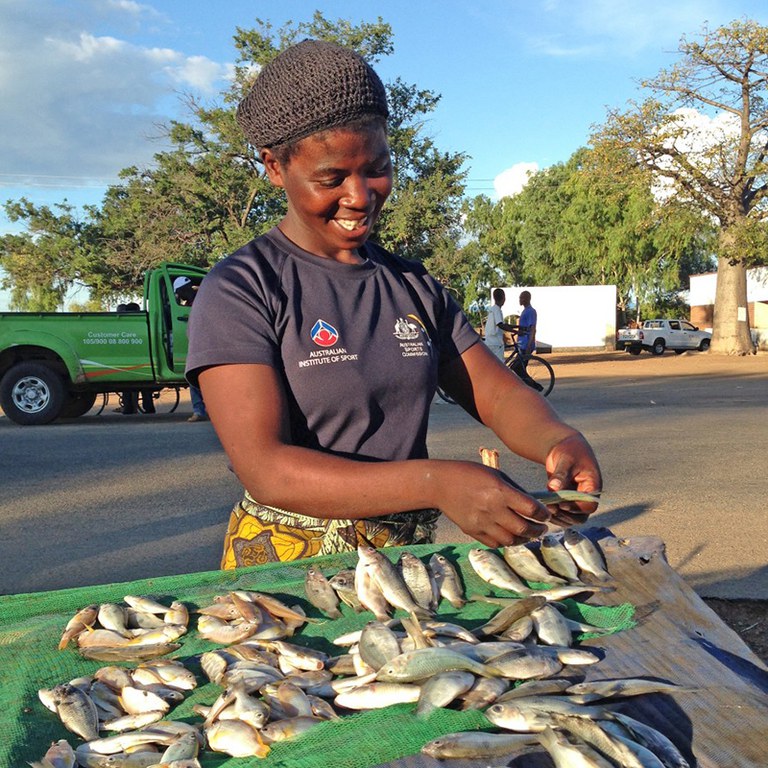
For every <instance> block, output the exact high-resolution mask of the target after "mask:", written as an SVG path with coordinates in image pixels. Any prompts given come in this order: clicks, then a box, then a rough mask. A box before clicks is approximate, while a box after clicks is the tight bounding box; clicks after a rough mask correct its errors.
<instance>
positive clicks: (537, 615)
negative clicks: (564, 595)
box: [531, 603, 573, 646]
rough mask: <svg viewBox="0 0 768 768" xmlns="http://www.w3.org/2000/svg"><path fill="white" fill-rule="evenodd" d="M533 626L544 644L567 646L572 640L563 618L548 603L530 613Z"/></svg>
mask: <svg viewBox="0 0 768 768" xmlns="http://www.w3.org/2000/svg"><path fill="white" fill-rule="evenodd" d="M531 619H532V620H533V628H534V629H535V630H536V634H537V635H538V638H539V640H541V642H542V643H544V644H545V645H564V646H569V645H570V644H571V642H572V639H573V638H572V635H571V630H570V627H569V626H568V624H566V622H565V619H564V618H563V616H562V615H561V614H560V612H559V611H558V610H557V608H554V607H553V606H551V605H550V604H549V603H547V604H546V605H542V606H541V607H540V608H537V609H536V610H535V611H533V612H532V613H531Z"/></svg>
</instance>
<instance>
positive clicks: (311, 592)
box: [304, 566, 342, 619]
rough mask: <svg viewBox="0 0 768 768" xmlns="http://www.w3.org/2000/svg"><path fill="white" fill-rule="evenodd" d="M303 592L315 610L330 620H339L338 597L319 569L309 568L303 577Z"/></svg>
mask: <svg viewBox="0 0 768 768" xmlns="http://www.w3.org/2000/svg"><path fill="white" fill-rule="evenodd" d="M304 591H305V593H306V595H307V599H308V600H309V602H310V603H312V605H314V606H315V608H318V609H319V610H321V611H322V612H323V613H324V614H325V615H326V616H329V617H330V618H332V619H340V618H341V617H342V613H341V611H340V610H339V596H338V595H337V594H336V590H334V588H333V587H332V586H331V583H330V582H329V581H328V579H327V578H326V577H325V575H324V574H323V572H322V571H321V570H320V569H319V568H315V567H314V566H310V567H309V568H307V573H306V576H305V577H304Z"/></svg>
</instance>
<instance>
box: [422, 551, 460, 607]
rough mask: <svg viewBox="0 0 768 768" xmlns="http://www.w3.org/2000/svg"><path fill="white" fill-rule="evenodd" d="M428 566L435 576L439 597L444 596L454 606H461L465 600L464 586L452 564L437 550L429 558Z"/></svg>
mask: <svg viewBox="0 0 768 768" xmlns="http://www.w3.org/2000/svg"><path fill="white" fill-rule="evenodd" d="M429 568H430V570H431V571H432V575H433V576H434V578H435V584H436V585H437V590H438V592H439V593H440V597H443V598H445V599H446V600H447V601H448V602H449V603H450V604H451V605H452V606H453V607H454V608H463V607H464V606H465V605H466V603H467V601H466V599H465V598H464V588H463V587H462V584H461V577H460V576H459V573H458V571H457V570H456V567H455V566H454V564H453V563H452V562H451V561H450V560H449V559H448V558H447V557H446V556H445V555H442V554H440V553H439V552H435V554H433V555H432V557H430V558H429Z"/></svg>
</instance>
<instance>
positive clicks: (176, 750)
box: [158, 731, 200, 765]
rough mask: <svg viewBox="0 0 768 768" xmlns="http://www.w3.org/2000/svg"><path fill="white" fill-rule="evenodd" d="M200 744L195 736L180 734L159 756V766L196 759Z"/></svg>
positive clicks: (193, 734) (188, 733)
mask: <svg viewBox="0 0 768 768" xmlns="http://www.w3.org/2000/svg"><path fill="white" fill-rule="evenodd" d="M199 751H200V744H199V742H198V740H197V735H196V734H195V733H193V732H191V731H190V732H187V733H181V734H179V735H178V736H176V738H175V739H174V740H173V741H172V742H171V743H170V744H169V745H168V747H167V748H166V750H165V752H163V754H162V755H161V756H160V759H159V760H158V763H159V764H161V765H165V764H173V763H174V762H178V761H182V760H192V759H194V758H196V757H197V755H198V753H199Z"/></svg>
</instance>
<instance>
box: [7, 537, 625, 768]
mask: <svg viewBox="0 0 768 768" xmlns="http://www.w3.org/2000/svg"><path fill="white" fill-rule="evenodd" d="M471 546H473V545H470V544H465V545H448V546H446V545H420V546H412V547H408V548H407V549H408V551H409V552H412V553H413V554H415V555H416V556H417V557H420V558H421V559H422V560H424V562H427V561H428V559H429V556H430V555H432V554H433V553H434V552H441V553H442V554H444V555H445V556H446V557H447V558H448V559H449V560H451V561H452V562H453V563H454V564H455V565H456V566H457V568H458V570H459V572H460V573H461V576H462V579H463V581H464V586H465V592H466V595H467V596H469V595H473V594H483V595H495V596H506V597H508V596H509V594H504V593H503V591H500V590H497V589H495V588H493V587H491V586H489V585H488V584H486V583H485V582H484V581H482V580H481V579H480V578H479V577H478V576H477V575H476V574H475V572H474V570H473V569H472V568H471V566H470V565H469V562H468V559H467V552H468V551H469V549H470V548H471ZM384 551H385V552H386V553H387V555H388V556H389V557H390V559H392V560H393V561H396V560H397V558H398V557H399V554H400V552H401V551H402V550H401V549H400V548H396V547H392V548H391V549H387V550H384ZM356 562H357V553H354V552H352V553H343V554H338V555H327V556H324V557H316V558H312V559H307V560H300V561H295V562H292V563H275V564H268V565H263V566H257V567H253V568H242V569H238V570H236V571H209V572H204V573H195V574H187V575H182V576H165V577H161V578H153V579H142V580H139V581H132V582H125V583H121V584H106V585H99V586H92V587H81V588H76V589H65V590H58V591H52V592H39V593H33V594H22V595H10V596H6V597H0V765H1V766H25V765H26V764H27V763H28V762H29V761H33V760H39V759H40V758H41V757H42V756H43V754H44V753H45V751H46V749H48V747H49V746H50V744H51V742H53V741H56V740H58V739H67V740H68V741H69V743H70V744H71V745H72V746H73V747H76V746H77V745H78V744H80V743H81V740H80V739H79V737H77V736H76V735H75V734H73V733H70V732H69V731H67V730H66V729H64V727H63V726H62V725H61V723H60V721H59V719H58V718H57V716H56V715H54V714H53V713H52V712H50V711H49V710H47V709H46V708H45V707H44V706H43V704H42V703H41V702H40V700H39V698H38V695H37V691H38V690H39V689H40V688H51V687H53V686H54V685H57V684H59V683H63V682H67V681H69V680H71V679H73V678H75V677H79V676H83V675H88V674H90V673H92V672H94V671H95V670H96V669H98V668H99V667H101V666H105V664H106V662H99V661H90V660H86V659H83V658H82V657H81V656H80V655H79V654H78V653H77V650H76V648H75V644H74V643H71V644H70V645H69V647H67V648H66V649H64V650H61V651H60V650H58V649H57V645H58V642H59V639H60V638H61V634H62V632H63V630H64V627H65V625H66V623H67V622H68V621H69V619H70V618H71V617H72V616H73V615H74V613H75V612H76V611H77V610H79V609H80V608H82V607H83V606H85V605H88V604H90V603H105V602H115V603H121V602H122V601H123V597H124V596H125V595H149V596H152V597H153V598H155V599H156V600H159V601H160V602H161V603H163V604H165V605H170V603H171V602H172V601H173V600H181V601H182V602H184V603H185V604H186V605H187V606H188V607H189V608H190V610H191V611H193V610H194V609H195V608H199V607H202V606H204V605H207V604H209V603H210V602H211V601H212V599H213V597H214V596H215V595H219V594H225V593H226V592H228V591H230V590H233V589H246V590H247V589H250V590H255V591H259V592H266V593H269V594H273V595H275V596H276V597H278V598H279V599H281V600H283V601H285V602H286V603H288V604H289V605H296V604H299V605H301V606H302V608H304V610H305V611H306V613H307V615H308V616H312V617H317V618H324V617H323V616H322V614H321V613H320V612H319V611H318V610H317V609H316V608H315V607H314V606H312V605H311V604H310V603H309V602H308V601H307V599H306V597H305V595H304V576H305V573H306V569H307V568H308V567H309V566H310V565H314V566H315V567H318V568H320V570H322V572H323V573H324V574H325V575H326V576H332V575H333V574H334V573H336V572H338V571H340V570H342V569H344V568H350V567H354V565H355V563H356ZM564 604H565V606H566V615H567V616H569V617H570V618H573V619H576V620H578V621H583V622H586V623H588V624H592V625H594V626H598V627H610V628H612V629H613V630H614V631H618V630H621V629H627V628H630V627H632V626H634V621H633V617H634V609H633V607H632V606H631V605H629V604H622V605H619V606H612V607H602V606H597V605H590V604H586V603H576V602H574V601H573V600H567V601H564ZM341 610H342V612H343V617H342V618H340V619H335V620H330V619H329V620H327V621H324V622H322V623H317V624H306V625H305V626H304V627H302V629H301V630H300V632H299V633H297V634H296V635H294V637H293V638H291V642H295V643H298V644H304V645H307V646H309V647H312V648H317V649H318V650H322V651H325V652H326V653H329V654H330V655H337V654H339V653H340V652H342V650H343V649H340V648H339V647H338V646H336V645H334V644H333V642H332V641H333V639H334V638H336V637H339V636H340V635H342V634H345V633H347V632H351V631H353V630H356V629H362V627H363V626H365V624H366V623H367V622H368V621H370V620H371V619H372V618H373V617H372V614H370V613H369V612H367V611H366V612H363V613H355V612H354V611H352V609H350V608H348V607H347V606H342V608H341ZM498 610H499V606H497V605H492V604H490V603H485V602H479V601H470V602H468V603H467V605H466V606H465V607H464V608H462V609H461V610H457V609H456V608H454V607H452V606H451V605H450V604H449V603H448V602H447V601H445V600H443V601H442V602H441V604H440V607H439V611H438V617H439V618H440V619H441V620H443V621H450V622H455V623H458V624H462V625H463V626H465V627H468V628H470V629H473V628H476V627H478V626H480V625H481V624H484V623H485V622H486V621H487V620H488V619H489V618H490V617H491V616H492V615H493V614H494V613H496V612H497V611H498ZM395 615H396V616H401V615H404V614H402V612H400V611H398V612H397V613H396V614H395ZM195 621H196V618H195V614H194V613H193V614H192V618H191V619H190V631H189V633H188V634H187V635H185V636H184V637H183V638H182V639H181V640H180V641H179V642H181V644H182V645H181V647H180V648H179V649H178V650H177V651H175V652H174V653H172V654H170V657H171V658H175V659H178V660H180V661H183V662H184V664H185V665H187V666H188V667H189V668H190V669H191V670H193V671H194V672H195V674H196V676H197V678H198V683H199V685H198V687H197V688H196V689H195V690H194V691H192V692H190V694H189V695H188V696H187V698H186V699H185V700H184V702H183V703H182V704H179V705H178V706H176V707H175V708H173V709H172V710H171V712H170V713H169V714H168V716H167V719H174V720H183V721H185V722H190V723H199V722H200V721H201V718H200V717H199V716H197V715H196V714H195V713H194V712H193V710H192V707H193V706H194V705H195V704H206V705H210V704H211V703H213V701H215V699H216V698H217V696H218V695H219V693H220V692H221V689H220V688H219V687H218V686H216V685H214V684H212V683H208V682H205V681H206V680H207V678H205V676H204V674H203V673H202V670H201V669H200V666H199V663H198V658H199V655H200V654H201V653H203V652H204V651H209V650H212V649H214V648H217V647H221V646H218V645H216V644H214V643H210V642H208V641H206V640H204V639H203V638H201V637H200V636H199V635H198V634H197V633H196V631H195V630H194V625H195ZM585 637H586V635H584V636H582V637H581V638H578V636H577V639H584V638H585ZM122 666H127V667H131V666H135V663H134V664H131V663H125V664H123V665H122ZM415 706H416V705H415V704H402V705H397V706H392V707H387V708H386V709H384V710H372V711H368V712H361V713H358V714H352V715H348V716H345V717H344V718H342V719H341V720H338V721H328V722H324V723H320V724H319V725H317V726H316V727H314V728H313V729H312V730H310V731H308V732H307V733H305V734H304V735H302V736H300V737H298V738H296V739H293V740H291V741H286V742H280V743H276V744H274V745H273V747H272V750H271V752H270V754H269V755H268V757H266V758H264V759H259V758H231V757H227V756H226V755H222V754H219V753H215V752H211V751H209V750H205V751H204V752H202V753H201V755H200V758H199V759H200V762H201V764H202V765H203V766H205V767H206V768H207V767H208V766H227V767H229V766H232V767H233V768H234V766H248V765H259V766H262V768H274V767H276V766H280V767H281V768H282V767H285V768H288V766H291V768H303V767H304V766H306V767H307V768H325V767H326V766H327V767H328V768H360V767H361V766H364V765H377V764H381V763H385V762H388V761H391V760H396V759H399V758H402V757H405V756H407V755H411V754H415V753H417V752H419V750H420V749H421V747H422V746H423V745H424V744H425V743H426V742H428V741H430V740H431V739H434V738H437V737H438V736H440V735H442V734H445V733H449V732H453V731H462V730H475V729H488V728H490V727H491V726H490V724H489V722H488V721H487V720H486V718H485V716H484V715H483V714H482V712H477V711H467V712H462V711H458V710H453V709H442V710H438V711H435V712H432V713H431V714H430V715H429V716H428V717H425V718H417V717H416V716H415V714H414V709H415ZM363 755H364V756H365V758H363V757H362V756H363ZM361 760H362V762H361Z"/></svg>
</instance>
